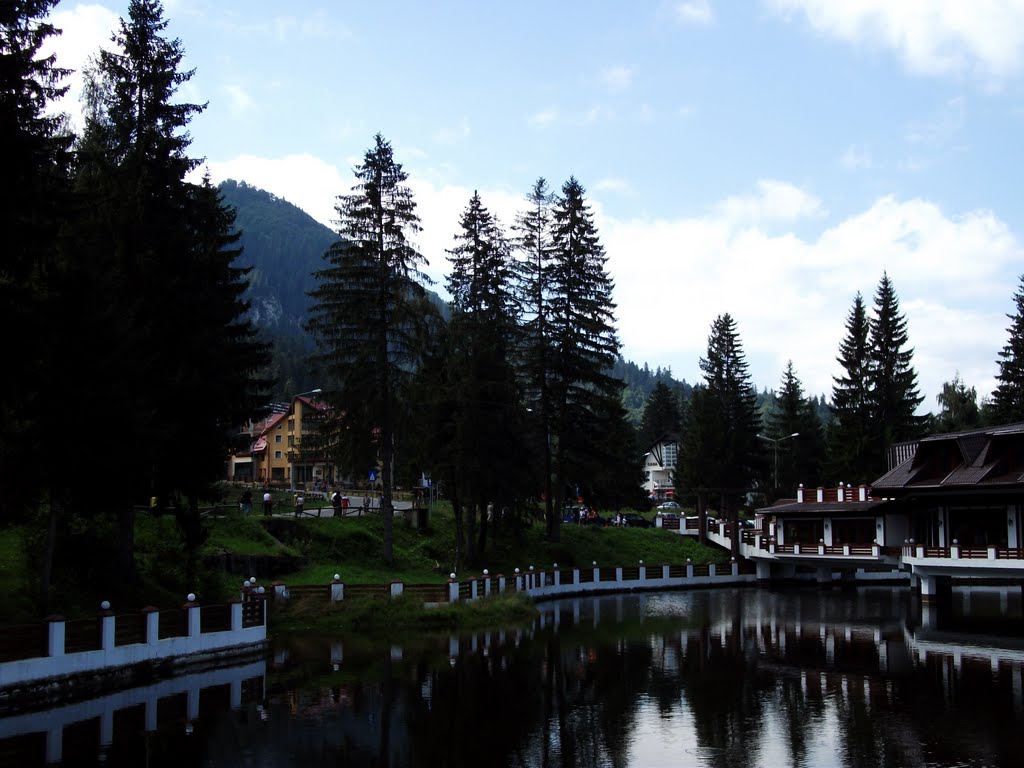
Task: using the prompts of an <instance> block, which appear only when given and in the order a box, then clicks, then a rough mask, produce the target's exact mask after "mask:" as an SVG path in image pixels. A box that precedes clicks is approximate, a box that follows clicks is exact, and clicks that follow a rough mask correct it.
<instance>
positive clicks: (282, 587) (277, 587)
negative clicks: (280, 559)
mask: <svg viewBox="0 0 1024 768" xmlns="http://www.w3.org/2000/svg"><path fill="white" fill-rule="evenodd" d="M271 586H272V587H273V588H274V599H275V600H285V599H287V598H288V586H287V585H286V584H285V583H284V582H282V581H275V582H274V583H273V584H272V585H271Z"/></svg>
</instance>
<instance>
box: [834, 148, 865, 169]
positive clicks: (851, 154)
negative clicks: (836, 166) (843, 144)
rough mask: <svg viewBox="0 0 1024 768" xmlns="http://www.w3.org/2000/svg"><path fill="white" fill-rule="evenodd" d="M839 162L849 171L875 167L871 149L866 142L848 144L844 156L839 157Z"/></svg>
mask: <svg viewBox="0 0 1024 768" xmlns="http://www.w3.org/2000/svg"><path fill="white" fill-rule="evenodd" d="M839 163H840V164H841V165H842V166H843V168H846V169H847V170H848V171H862V170H867V169H869V168H872V167H874V161H873V159H872V157H871V149H870V148H868V146H867V145H865V144H861V145H859V146H858V145H854V144H851V145H850V146H848V147H847V148H846V151H845V152H843V156H842V157H841V158H839Z"/></svg>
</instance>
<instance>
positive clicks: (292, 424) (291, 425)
mask: <svg viewBox="0 0 1024 768" xmlns="http://www.w3.org/2000/svg"><path fill="white" fill-rule="evenodd" d="M288 431H289V432H294V431H295V419H288Z"/></svg>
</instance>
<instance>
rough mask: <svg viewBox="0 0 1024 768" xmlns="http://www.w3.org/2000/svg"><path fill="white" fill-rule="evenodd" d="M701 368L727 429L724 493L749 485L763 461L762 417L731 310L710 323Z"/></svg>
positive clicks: (722, 458) (730, 494)
mask: <svg viewBox="0 0 1024 768" xmlns="http://www.w3.org/2000/svg"><path fill="white" fill-rule="evenodd" d="M700 368H701V371H703V373H704V382H705V386H706V387H707V391H708V395H709V396H710V397H711V398H713V399H714V400H715V401H716V404H717V407H718V410H719V413H720V414H721V419H722V426H723V429H724V431H725V446H724V448H725V453H724V454H723V455H722V456H720V457H719V459H720V461H721V462H722V465H723V467H724V470H723V478H722V485H723V486H724V489H723V490H724V493H725V497H726V498H727V499H729V500H731V501H732V502H735V499H736V497H735V494H736V493H738V492H740V491H743V490H745V489H747V488H750V487H751V486H752V485H753V481H754V478H755V477H757V476H758V471H759V469H760V467H761V465H762V463H763V460H762V449H761V445H760V443H759V442H758V438H757V434H758V432H759V431H760V429H761V420H760V417H759V416H758V412H757V391H756V390H755V389H754V385H753V383H752V382H751V380H750V372H749V369H748V367H747V358H746V354H745V353H744V351H743V343H742V341H741V340H740V336H739V331H738V329H737V328H736V321H735V320H733V318H732V316H731V315H729V314H728V313H726V314H724V315H719V316H718V317H717V318H715V321H714V322H713V323H712V325H711V335H710V336H709V337H708V354H707V357H705V358H701V360H700Z"/></svg>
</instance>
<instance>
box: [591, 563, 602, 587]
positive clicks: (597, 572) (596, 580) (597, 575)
mask: <svg viewBox="0 0 1024 768" xmlns="http://www.w3.org/2000/svg"><path fill="white" fill-rule="evenodd" d="M592 565H593V566H594V583H595V584H597V583H599V582H600V581H601V569H600V568H598V567H597V560H594V561H593V563H592Z"/></svg>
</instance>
